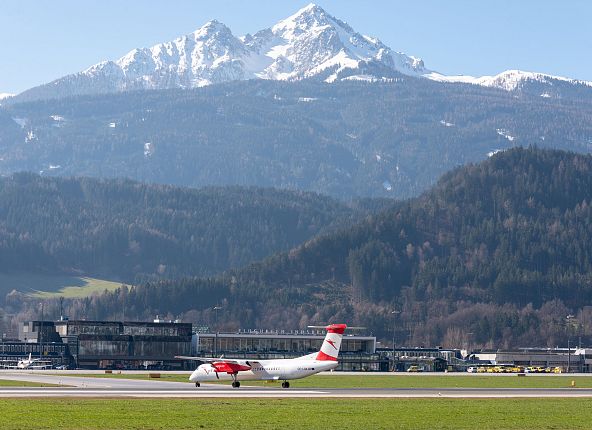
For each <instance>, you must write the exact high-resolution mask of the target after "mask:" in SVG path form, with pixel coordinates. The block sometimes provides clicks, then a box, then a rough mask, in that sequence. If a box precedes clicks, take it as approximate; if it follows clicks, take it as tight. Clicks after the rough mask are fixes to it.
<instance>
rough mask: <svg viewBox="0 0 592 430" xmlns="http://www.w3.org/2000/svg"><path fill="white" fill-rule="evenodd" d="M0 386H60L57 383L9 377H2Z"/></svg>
mask: <svg viewBox="0 0 592 430" xmlns="http://www.w3.org/2000/svg"><path fill="white" fill-rule="evenodd" d="M0 387H59V385H55V384H39V383H37V382H28V381H11V380H9V379H0Z"/></svg>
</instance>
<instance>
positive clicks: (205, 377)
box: [175, 324, 347, 388]
mask: <svg viewBox="0 0 592 430" xmlns="http://www.w3.org/2000/svg"><path fill="white" fill-rule="evenodd" d="M310 327H312V328H324V329H326V330H327V335H326V336H325V340H324V341H323V344H322V345H321V349H320V351H318V352H313V353H312V354H308V355H304V356H302V357H298V358H283V359H277V360H235V359H227V358H206V357H185V356H177V357H175V358H180V359H183V360H195V361H203V362H205V363H204V364H201V365H199V366H198V367H197V369H195V370H194V371H193V373H192V374H191V376H190V377H189V380H190V381H191V382H195V386H196V387H199V386H200V383H201V382H208V381H225V380H227V381H230V380H232V387H233V388H238V387H240V381H239V379H240V380H243V381H248V380H261V381H283V382H282V388H289V387H290V383H289V382H288V381H289V380H292V379H301V378H306V377H307V376H310V375H314V374H315V373H319V372H323V371H325V370H332V369H335V368H336V367H337V364H338V362H337V356H338V354H339V348H340V347H341V338H342V337H343V332H344V331H345V329H346V328H347V326H346V325H345V324H331V325H328V326H327V327H317V326H310Z"/></svg>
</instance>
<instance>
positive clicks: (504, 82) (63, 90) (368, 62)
mask: <svg viewBox="0 0 592 430" xmlns="http://www.w3.org/2000/svg"><path fill="white" fill-rule="evenodd" d="M401 74H403V75H408V76H413V77H422V78H427V79H431V80H436V81H441V82H453V83H470V84H476V85H481V86H486V87H495V88H500V89H504V90H507V91H515V90H519V91H522V90H523V89H524V88H525V87H530V91H534V92H540V93H541V94H540V95H542V96H549V97H552V96H558V97H560V96H561V94H562V92H561V91H559V92H558V91H557V88H558V86H563V87H565V86H566V85H568V86H577V87H579V86H581V85H584V86H586V87H592V83H590V82H585V81H576V80H571V79H568V78H561V77H555V76H550V75H545V74H541V73H529V72H522V71H518V70H510V71H506V72H503V73H501V74H499V75H496V76H483V77H472V76H446V75H443V74H441V73H438V72H435V71H431V70H428V69H426V68H425V66H424V63H423V61H422V60H421V59H419V58H415V57H412V56H408V55H405V54H403V53H400V52H396V51H393V50H392V49H391V48H389V47H388V46H386V45H384V44H383V43H382V42H381V41H380V40H378V39H376V38H373V37H369V36H365V35H362V34H360V33H357V32H356V31H355V30H354V29H353V28H351V27H350V26H349V25H348V24H346V23H345V22H343V21H341V20H339V19H337V18H335V17H333V16H331V15H330V14H328V13H327V12H326V11H325V10H323V9H322V8H321V7H319V6H317V5H315V4H310V5H308V6H306V7H304V8H303V9H301V10H299V11H298V12H296V13H295V14H294V15H292V16H290V17H288V18H286V19H284V20H282V21H280V22H278V23H277V24H275V25H274V26H272V27H270V28H267V29H264V30H261V31H259V32H257V33H255V34H254V35H250V34H247V35H245V36H242V37H236V36H234V35H233V34H232V31H231V30H230V29H229V28H228V27H227V26H225V25H224V24H222V23H220V22H218V21H210V22H208V23H207V24H205V25H204V26H203V27H201V28H199V29H198V30H196V31H195V32H193V33H190V34H188V35H185V36H182V37H179V38H177V39H175V40H173V41H172V42H166V43H161V44H158V45H155V46H153V47H151V48H141V49H134V50H132V51H130V52H129V53H128V54H126V55H124V56H123V57H121V58H120V59H118V60H116V61H103V62H101V63H98V64H95V65H93V66H91V67H89V68H88V69H86V70H84V71H82V72H79V73H76V74H72V75H68V76H65V77H63V78H60V79H57V80H55V81H53V82H51V83H49V84H46V85H42V86H39V87H36V88H32V89H30V90H27V91H25V92H24V93H21V94H19V95H18V96H17V97H16V98H15V99H14V100H15V101H30V100H37V99H48V98H59V97H65V96H72V95H83V94H99V93H111V92H120V91H127V90H138V89H168V88H195V87H201V86H205V85H210V84H216V83H222V82H228V81H236V80H246V79H272V80H284V81H293V80H300V79H307V78H313V79H317V80H322V81H326V82H335V81H339V80H345V79H347V80H350V79H358V80H370V81H374V80H384V79H390V78H396V77H398V76H400V75H401ZM532 84H535V85H534V88H532V87H533V85H532ZM541 84H543V85H544V86H547V87H552V88H551V91H547V89H545V88H541V87H540V85H541ZM567 91H568V92H569V91H571V89H570V88H567Z"/></svg>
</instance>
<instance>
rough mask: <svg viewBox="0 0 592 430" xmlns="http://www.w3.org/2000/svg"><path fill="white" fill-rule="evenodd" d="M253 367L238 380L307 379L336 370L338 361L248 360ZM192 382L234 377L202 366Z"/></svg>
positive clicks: (192, 378)
mask: <svg viewBox="0 0 592 430" xmlns="http://www.w3.org/2000/svg"><path fill="white" fill-rule="evenodd" d="M247 363H248V365H250V366H251V369H250V370H241V371H239V372H238V374H237V375H236V376H237V379H238V380H241V381H248V380H263V381H278V380H280V381H286V380H290V379H300V378H305V377H307V376H310V375H314V374H315V373H319V372H323V371H326V370H331V369H335V368H336V367H337V364H338V363H337V361H327V360H323V361H321V360H311V359H303V358H292V359H279V360H258V361H255V360H252V361H249V360H246V361H245V364H247ZM189 380H190V381H192V382H207V381H219V380H220V381H229V380H232V375H231V374H229V373H227V372H216V368H215V367H214V366H213V365H212V364H210V363H206V364H202V365H200V366H199V367H198V368H197V369H195V371H194V372H193V373H192V374H191V376H190V377H189Z"/></svg>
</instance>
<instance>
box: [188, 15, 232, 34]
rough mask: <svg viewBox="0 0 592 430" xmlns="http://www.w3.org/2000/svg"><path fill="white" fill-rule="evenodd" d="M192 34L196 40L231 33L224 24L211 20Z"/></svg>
mask: <svg viewBox="0 0 592 430" xmlns="http://www.w3.org/2000/svg"><path fill="white" fill-rule="evenodd" d="M193 34H195V37H196V38H201V37H210V36H212V35H214V34H232V31H231V30H230V28H228V27H227V26H226V25H225V24H224V23H221V22H220V21H218V20H216V19H213V20H211V21H208V22H206V23H205V24H204V25H202V26H201V27H200V28H198V29H197V30H196V31H194V32H193Z"/></svg>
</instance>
